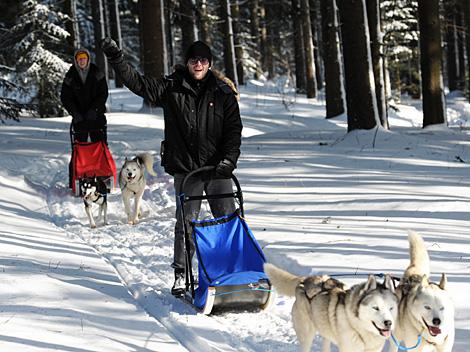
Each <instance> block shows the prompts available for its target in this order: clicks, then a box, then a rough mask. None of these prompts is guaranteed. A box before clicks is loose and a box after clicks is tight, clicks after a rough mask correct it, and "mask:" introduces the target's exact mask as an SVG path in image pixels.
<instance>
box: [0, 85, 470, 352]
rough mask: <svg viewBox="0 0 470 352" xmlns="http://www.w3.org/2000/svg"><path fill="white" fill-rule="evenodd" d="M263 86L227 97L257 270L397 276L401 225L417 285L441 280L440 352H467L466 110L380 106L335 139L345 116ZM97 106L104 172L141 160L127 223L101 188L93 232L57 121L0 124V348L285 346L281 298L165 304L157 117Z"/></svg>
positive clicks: (130, 108) (168, 205)
mask: <svg viewBox="0 0 470 352" xmlns="http://www.w3.org/2000/svg"><path fill="white" fill-rule="evenodd" d="M279 91H280V90H279V89H277V87H276V86H274V85H271V86H268V85H264V86H258V85H252V84H249V85H248V87H245V88H244V89H242V95H241V101H240V106H241V112H242V118H243V123H244V139H243V144H242V154H241V158H240V161H239V165H238V169H237V171H236V175H237V176H238V178H239V180H240V181H241V184H242V188H243V191H244V198H245V211H246V218H247V222H248V224H249V225H250V227H251V229H252V231H253V233H254V234H255V236H256V237H257V239H258V241H259V242H260V244H261V246H262V247H263V249H264V252H265V254H266V256H267V258H268V260H269V261H271V262H273V263H274V264H276V265H278V266H281V267H283V268H286V269H289V271H292V272H295V273H298V274H313V273H328V274H339V273H341V274H353V273H356V272H358V273H383V272H391V273H393V274H395V275H400V274H401V273H402V272H403V270H404V269H405V268H406V266H407V264H408V243H407V239H406V238H407V230H408V229H412V230H415V231H418V232H419V233H421V234H422V235H423V237H424V239H425V241H426V243H427V244H428V249H429V252H430V256H431V271H432V279H434V280H437V279H438V278H439V276H440V273H441V272H446V273H447V274H448V279H449V289H450V291H451V293H452V296H453V298H454V301H455V306H456V335H457V337H456V343H455V346H454V349H453V351H456V352H464V351H467V350H468V347H467V345H468V341H470V300H469V299H468V297H469V296H468V292H469V288H470V286H469V285H470V283H469V282H470V246H469V243H470V226H469V225H470V208H469V207H468V203H469V201H470V177H469V174H470V173H469V171H470V170H469V165H468V163H469V162H470V136H469V133H468V127H467V126H468V124H470V105H469V104H467V103H465V102H464V99H462V98H460V97H459V96H452V97H451V99H449V101H448V116H449V122H450V126H451V128H444V127H441V126H439V127H438V128H432V129H424V130H423V129H422V128H421V120H422V117H421V113H420V107H419V104H417V103H416V102H412V101H410V102H406V104H405V105H399V108H400V110H399V111H397V112H394V111H392V112H391V116H390V125H391V131H389V132H386V131H383V130H374V131H356V132H353V133H350V134H346V125H345V117H341V118H336V119H332V120H326V119H325V118H324V106H323V104H324V102H323V101H322V99H321V98H319V99H316V100H310V101H308V100H307V99H305V98H304V97H303V96H293V95H292V94H281V93H280V92H279ZM108 103H109V104H110V106H111V108H112V109H111V110H112V112H111V113H109V114H108V115H107V116H108V140H109V147H110V150H111V152H112V154H113V156H114V158H115V161H116V164H117V165H118V166H120V165H121V164H122V163H123V161H124V158H125V157H132V156H134V155H135V154H137V153H140V152H150V153H152V154H153V155H155V158H156V165H155V167H154V168H155V170H156V171H157V173H158V176H150V175H149V176H148V178H147V184H148V187H147V190H146V191H145V194H144V202H143V219H142V221H141V222H140V223H139V224H138V225H135V226H131V225H127V224H126V221H125V215H124V210H123V206H122V203H121V199H120V192H119V191H118V190H116V192H114V193H113V194H111V195H110V197H109V200H108V202H109V207H108V214H109V220H108V221H109V225H107V226H102V225H101V224H98V228H97V229H94V230H92V229H90V228H89V226H88V221H87V218H86V215H85V212H84V209H83V204H82V202H81V200H80V199H79V198H75V197H72V196H71V195H70V192H69V190H68V189H67V187H66V184H67V177H68V176H67V165H68V161H69V157H70V141H69V134H68V129H69V124H70V117H65V118H50V119H28V118H23V119H22V120H21V122H20V123H16V122H11V121H10V122H7V123H6V124H4V125H0V166H1V168H0V194H1V198H0V219H1V223H2V226H1V227H0V262H1V267H0V278H1V279H0V280H1V281H0V295H1V297H2V298H3V299H2V301H1V302H0V322H1V324H0V351H22V352H23V351H53V350H54V351H73V352H75V351H77V352H82V351H83V352H85V351H90V352H91V351H100V352H101V351H103V352H105V351H106V352H107V351H182V350H185V349H187V350H189V351H198V352H199V351H255V352H257V351H259V352H261V351H263V352H264V351H297V350H298V344H297V341H296V338H295V333H294V330H293V328H292V325H291V322H290V308H291V306H292V303H293V301H292V299H290V298H286V297H282V296H279V297H277V299H276V301H275V304H274V306H273V308H272V309H271V310H270V311H268V312H245V311H240V312H226V313H223V314H218V315H213V316H204V315H201V314H197V313H196V312H195V311H194V310H193V309H192V308H191V307H190V306H189V305H187V304H185V303H183V302H181V301H179V300H177V299H175V298H173V297H172V296H171V295H170V292H169V288H170V286H171V284H172V278H173V275H172V270H171V268H170V266H169V265H170V263H171V261H172V252H173V226H174V219H173V216H174V211H175V200H174V194H173V187H172V178H171V177H170V176H168V175H166V174H165V173H164V172H163V170H162V169H161V168H160V167H159V157H158V151H159V146H160V141H161V139H162V135H163V118H162V115H161V111H160V110H157V111H156V112H155V114H153V115H150V114H138V113H136V111H137V110H138V109H139V108H140V104H141V100H140V99H139V98H137V97H135V96H133V95H132V94H131V93H129V92H128V91H127V90H120V89H113V90H112V91H111V96H110V99H109V101H108ZM363 279H364V276H358V277H356V278H352V277H351V278H344V281H346V282H347V283H348V284H353V283H355V282H358V280H363ZM320 345H321V344H320V341H319V340H317V341H316V342H315V344H314V347H313V350H314V351H319V350H320Z"/></svg>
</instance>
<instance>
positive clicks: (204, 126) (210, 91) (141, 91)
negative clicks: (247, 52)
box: [109, 56, 242, 175]
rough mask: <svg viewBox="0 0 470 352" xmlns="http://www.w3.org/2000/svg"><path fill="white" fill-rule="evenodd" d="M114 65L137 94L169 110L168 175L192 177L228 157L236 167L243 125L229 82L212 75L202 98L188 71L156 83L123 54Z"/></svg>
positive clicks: (165, 156) (163, 150)
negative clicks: (197, 170) (201, 168)
mask: <svg viewBox="0 0 470 352" xmlns="http://www.w3.org/2000/svg"><path fill="white" fill-rule="evenodd" d="M109 62H110V63H111V64H112V65H113V68H114V69H115V71H116V72H117V74H118V75H119V76H120V77H121V79H122V81H123V82H124V84H125V85H126V86H127V87H128V88H129V89H130V90H131V91H132V92H134V93H135V94H137V95H139V96H141V97H143V98H145V99H146V100H148V101H149V102H150V103H151V104H154V105H156V106H160V107H162V108H163V112H164V120H165V133H164V135H165V140H164V141H163V142H162V148H161V151H160V153H161V156H162V166H163V167H164V168H165V171H166V172H167V173H169V174H171V175H175V174H186V173H188V172H190V171H193V170H195V169H197V168H200V167H202V166H208V165H212V166H215V165H217V164H218V163H219V162H220V161H221V160H223V159H228V160H230V161H231V162H232V163H233V165H235V166H236V164H237V161H238V157H239V155H240V144H241V132H242V122H241V118H240V111H239V107H238V102H237V99H236V98H235V94H234V91H233V90H232V89H231V88H230V87H229V86H228V85H227V84H226V83H225V82H223V81H221V80H219V79H217V78H216V77H215V76H214V75H213V74H212V72H211V71H208V73H207V76H206V78H204V80H205V83H204V84H205V86H204V88H203V89H201V92H200V94H199V96H198V94H197V92H196V90H195V89H194V85H193V86H192V85H191V78H190V77H189V76H188V73H187V71H186V68H184V69H183V70H181V69H177V70H176V71H175V72H174V73H172V74H171V75H169V76H166V77H164V78H160V79H155V78H151V77H145V76H142V75H140V74H139V73H138V72H137V71H136V70H135V69H134V68H132V67H131V66H130V65H129V64H128V63H127V62H125V60H124V59H123V57H122V56H120V57H119V58H118V59H117V60H109Z"/></svg>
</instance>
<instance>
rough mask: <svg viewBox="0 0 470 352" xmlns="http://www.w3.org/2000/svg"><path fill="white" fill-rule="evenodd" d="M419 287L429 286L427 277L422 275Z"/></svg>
mask: <svg viewBox="0 0 470 352" xmlns="http://www.w3.org/2000/svg"><path fill="white" fill-rule="evenodd" d="M420 284H421V286H423V287H426V286H429V279H428V276H427V275H426V274H424V275H423V276H422V277H421V282H420Z"/></svg>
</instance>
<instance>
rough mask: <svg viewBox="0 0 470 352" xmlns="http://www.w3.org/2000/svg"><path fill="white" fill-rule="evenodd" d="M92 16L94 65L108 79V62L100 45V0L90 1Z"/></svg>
mask: <svg viewBox="0 0 470 352" xmlns="http://www.w3.org/2000/svg"><path fill="white" fill-rule="evenodd" d="M91 10H92V17H93V33H94V37H95V55H96V65H97V66H98V67H99V68H100V70H101V71H103V72H104V73H105V74H106V79H108V63H107V61H106V60H105V57H104V54H103V51H102V50H101V47H100V41H101V39H103V38H104V36H105V33H106V32H105V26H104V23H105V21H104V8H103V2H102V0H95V1H93V2H92V9H91Z"/></svg>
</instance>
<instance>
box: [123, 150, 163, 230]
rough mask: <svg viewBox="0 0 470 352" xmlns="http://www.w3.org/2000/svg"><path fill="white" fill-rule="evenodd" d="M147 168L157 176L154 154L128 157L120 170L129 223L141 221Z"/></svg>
mask: <svg viewBox="0 0 470 352" xmlns="http://www.w3.org/2000/svg"><path fill="white" fill-rule="evenodd" d="M145 169H147V171H148V173H149V174H151V175H153V176H156V175H157V174H156V173H155V171H153V156H152V155H151V154H148V153H144V154H139V155H137V156H136V157H135V158H134V159H131V160H129V159H127V158H126V160H125V161H124V165H123V166H122V168H121V171H120V172H119V187H120V188H121V194H122V202H123V203H124V210H125V212H126V215H127V223H128V224H131V225H135V224H137V223H138V221H139V216H140V201H141V200H142V195H143V194H144V190H145V184H146V181H145ZM131 199H134V211H133V212H131V205H130V203H131Z"/></svg>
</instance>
